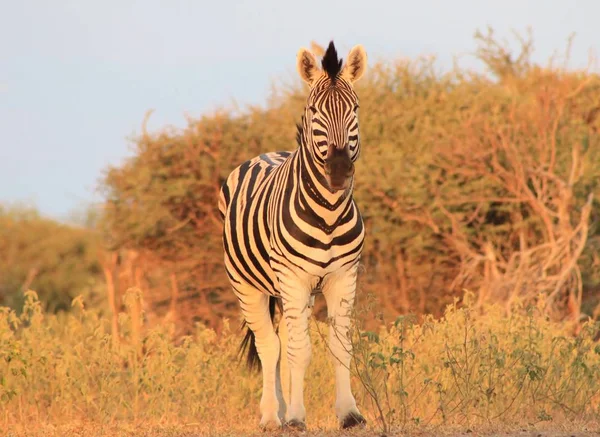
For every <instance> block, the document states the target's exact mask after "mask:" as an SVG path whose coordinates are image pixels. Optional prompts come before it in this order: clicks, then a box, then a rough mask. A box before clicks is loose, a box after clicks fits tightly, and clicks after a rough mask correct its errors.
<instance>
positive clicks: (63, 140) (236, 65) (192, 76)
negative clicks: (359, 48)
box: [0, 0, 600, 219]
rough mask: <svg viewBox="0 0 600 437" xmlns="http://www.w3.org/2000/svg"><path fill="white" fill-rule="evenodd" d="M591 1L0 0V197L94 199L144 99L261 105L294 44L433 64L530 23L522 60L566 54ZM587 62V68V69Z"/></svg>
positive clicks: (176, 110) (44, 205) (583, 30)
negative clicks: (489, 31) (529, 50)
mask: <svg viewBox="0 0 600 437" xmlns="http://www.w3.org/2000/svg"><path fill="white" fill-rule="evenodd" d="M599 16H600V2H599V1H597V0H589V1H585V0H570V1H566V0H564V1H555V0H546V1H543V0H542V1H527V0H520V1H514V0H498V1H496V0H494V1H492V0H488V1H484V0H471V1H468V0H452V1H450V0H439V1H433V0H421V1H417V2H414V1H411V2H406V1H399V0H398V1H378V0H369V1H366V0H362V1H354V0H344V1H325V0H321V1H313V0H300V1H294V2H283V1H274V0H255V1H227V0H213V1H206V0H202V1H191V0H186V1H184V0H170V1H166V0H163V1H158V0H146V1H132V0H118V1H117V0H105V1H91V0H85V1H84V0H79V1H67V0H54V1H52V2H50V1H47V0H37V1H36V0H23V1H20V2H18V1H16V0H13V1H8V0H0V203H14V202H24V203H27V204H30V205H35V206H36V207H38V208H39V209H40V210H41V211H42V213H44V214H45V215H48V216H51V217H54V218H58V219H63V218H65V217H67V215H68V214H69V212H70V211H72V210H75V209H81V208H84V207H85V206H86V205H89V204H92V203H94V202H98V201H100V200H101V197H100V196H99V195H98V194H97V193H96V192H95V187H96V186H97V182H98V180H99V178H100V177H101V174H102V171H103V169H105V168H106V167H107V166H108V165H109V164H118V163H119V162H121V161H122V159H123V158H124V157H126V156H127V155H128V154H129V153H130V144H129V142H128V140H127V138H128V137H130V136H131V135H133V134H136V133H139V132H140V126H141V122H142V119H143V116H144V113H145V111H146V110H148V109H154V110H155V112H154V114H153V115H152V117H151V119H150V123H149V128H150V129H151V130H156V129H160V128H162V127H164V126H166V125H174V126H177V127H183V126H184V125H185V124H186V121H185V120H186V119H185V116H186V114H188V115H191V116H193V117H197V116H199V115H200V114H203V113H207V112H211V111H213V110H215V109H216V108H218V107H223V106H225V107H229V106H231V105H232V104H233V102H234V101H235V102H237V103H238V104H240V105H242V106H243V105H246V104H262V103H264V101H265V99H266V97H267V96H268V94H269V91H270V87H271V85H272V83H273V82H274V81H278V80H284V81H287V82H289V81H290V80H297V79H296V72H295V58H296V52H297V50H298V48H299V47H301V46H307V47H308V45H309V43H310V41H311V40H316V41H318V42H320V43H321V44H326V43H327V42H328V41H329V40H330V39H332V38H333V39H334V40H335V41H336V45H337V46H338V47H339V48H340V49H341V50H340V51H341V52H342V55H345V52H346V51H347V50H348V49H349V48H350V47H352V46H353V45H354V44H357V43H361V44H363V45H364V46H365V48H366V50H367V53H368V54H369V58H370V60H377V59H386V58H388V59H390V58H394V57H400V56H402V57H405V56H408V57H416V56H419V55H423V54H425V55H427V54H435V55H437V56H438V58H439V66H440V68H443V67H448V66H450V65H451V62H452V58H453V56H461V59H462V62H463V64H464V65H474V63H473V60H472V59H471V58H469V57H468V54H469V53H471V52H473V50H474V49H475V47H476V45H475V41H474V39H473V35H474V32H475V31H476V30H477V29H481V30H485V28H486V26H488V25H489V26H492V27H493V28H494V29H495V31H496V33H497V34H498V35H499V36H501V37H506V38H510V36H511V31H512V30H517V31H519V32H522V33H524V32H525V31H526V29H527V27H531V28H532V30H533V35H534V39H535V48H536V51H535V59H537V60H539V61H541V62H546V60H547V59H548V58H549V57H550V56H551V55H552V53H553V52H555V51H557V50H558V51H561V52H562V51H563V50H564V48H565V47H566V41H567V38H568V37H569V35H570V34H572V33H575V40H574V46H573V49H572V52H571V64H570V65H571V66H572V67H574V68H583V67H585V66H586V65H587V64H588V59H589V55H590V50H592V51H593V52H594V53H596V54H598V49H599V48H600V47H599V45H600V41H599V40H598V38H597V37H598V29H597V20H596V19H594V17H599ZM595 69H596V70H597V67H596V68H595Z"/></svg>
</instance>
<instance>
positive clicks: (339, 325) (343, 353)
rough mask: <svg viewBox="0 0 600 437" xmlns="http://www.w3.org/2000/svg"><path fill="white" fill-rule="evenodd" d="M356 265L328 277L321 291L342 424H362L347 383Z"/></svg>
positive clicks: (336, 406)
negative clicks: (349, 333)
mask: <svg viewBox="0 0 600 437" xmlns="http://www.w3.org/2000/svg"><path fill="white" fill-rule="evenodd" d="M356 273H357V272H356V267H352V268H351V269H349V270H346V271H342V272H338V273H336V274H334V275H332V276H331V277H329V278H327V282H326V283H325V284H324V287H323V295H324V296H325V300H326V302H327V315H328V318H329V321H330V323H331V325H330V327H329V348H330V350H331V354H332V359H333V363H334V367H335V391H336V393H335V412H336V415H337V417H338V420H339V422H340V426H341V427H342V428H352V427H354V426H357V425H364V424H365V423H366V420H365V418H364V417H363V416H362V414H360V411H358V407H357V406H356V400H355V399H354V396H353V395H352V390H351V387H350V360H351V356H350V354H351V352H352V345H351V343H350V340H349V339H348V330H349V327H350V321H351V312H352V308H353V306H354V298H355V294H356Z"/></svg>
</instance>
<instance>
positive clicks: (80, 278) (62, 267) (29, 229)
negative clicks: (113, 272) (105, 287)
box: [0, 206, 102, 311]
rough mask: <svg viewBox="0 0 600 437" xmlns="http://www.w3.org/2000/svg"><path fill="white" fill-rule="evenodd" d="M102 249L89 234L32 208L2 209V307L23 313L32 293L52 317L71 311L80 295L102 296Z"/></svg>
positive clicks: (0, 221) (0, 232)
mask: <svg viewBox="0 0 600 437" xmlns="http://www.w3.org/2000/svg"><path fill="white" fill-rule="evenodd" d="M99 248H100V240H99V236H98V235H97V233H95V232H93V231H92V230H91V229H88V228H85V227H82V226H70V225H66V224H61V223H58V222H56V221H54V220H50V219H46V218H44V217H42V216H41V215H40V214H39V213H38V212H37V211H36V210H34V209H32V208H22V207H12V208H8V207H1V206H0V253H1V254H2V260H1V262H0V305H5V306H10V307H12V308H20V307H21V306H22V304H23V298H24V295H23V292H25V291H27V290H28V289H29V288H33V289H35V290H37V291H38V294H39V297H40V301H41V302H42V304H43V305H44V307H45V309H46V310H48V311H59V310H68V309H69V308H70V307H71V301H72V300H73V298H75V297H76V296H78V295H79V294H85V293H86V292H95V294H96V295H99V294H101V290H100V288H101V285H102V283H101V280H100V279H101V276H100V264H99V263H98V259H97V257H98V250H99ZM89 294H90V293H88V297H90V298H91V297H92V296H90V295H89ZM90 301H91V302H93V299H90Z"/></svg>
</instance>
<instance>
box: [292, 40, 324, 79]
mask: <svg viewBox="0 0 600 437" xmlns="http://www.w3.org/2000/svg"><path fill="white" fill-rule="evenodd" d="M296 68H297V69H298V74H300V77H301V78H302V80H303V81H304V82H306V83H307V84H309V85H311V86H312V84H313V83H314V82H315V81H316V80H317V78H318V77H319V76H320V75H321V69H320V68H319V65H318V64H317V59H316V58H315V55H313V54H312V53H311V52H310V51H309V50H307V49H305V48H301V49H300V50H299V51H298V55H297V56H296Z"/></svg>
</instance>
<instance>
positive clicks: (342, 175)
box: [325, 145, 354, 192]
mask: <svg viewBox="0 0 600 437" xmlns="http://www.w3.org/2000/svg"><path fill="white" fill-rule="evenodd" d="M352 176H354V163H353V162H352V160H351V159H350V154H349V152H348V147H344V148H343V149H338V148H337V147H335V145H331V146H329V150H328V152H327V157H326V158H325V178H326V179H327V183H328V185H329V189H330V191H332V192H335V191H340V190H346V189H347V188H348V187H349V186H350V183H351V182H352Z"/></svg>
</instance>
